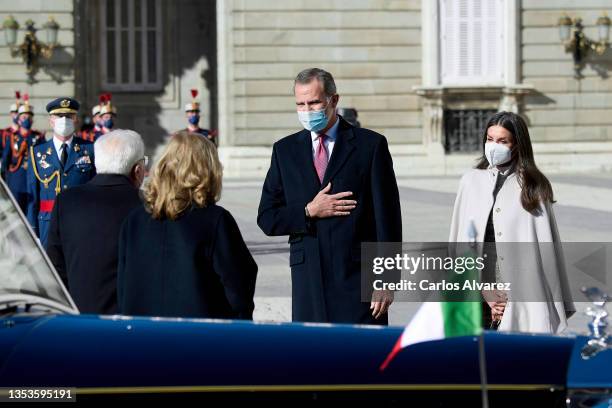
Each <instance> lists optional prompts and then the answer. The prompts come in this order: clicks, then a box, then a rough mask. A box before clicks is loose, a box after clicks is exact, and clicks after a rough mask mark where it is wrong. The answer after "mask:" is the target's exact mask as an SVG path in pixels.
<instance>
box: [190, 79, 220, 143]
mask: <svg viewBox="0 0 612 408" xmlns="http://www.w3.org/2000/svg"><path fill="white" fill-rule="evenodd" d="M197 96H198V90H197V89H192V90H191V97H192V101H191V103H188V104H186V105H185V117H186V118H187V121H188V122H189V124H188V125H187V128H186V129H184V130H186V131H188V132H191V133H199V134H201V135H202V136H204V137H206V138H207V139H208V140H210V141H211V142H213V143H214V144H217V132H216V131H214V130H209V129H203V128H201V127H200V103H199V102H197V100H196V98H197Z"/></svg>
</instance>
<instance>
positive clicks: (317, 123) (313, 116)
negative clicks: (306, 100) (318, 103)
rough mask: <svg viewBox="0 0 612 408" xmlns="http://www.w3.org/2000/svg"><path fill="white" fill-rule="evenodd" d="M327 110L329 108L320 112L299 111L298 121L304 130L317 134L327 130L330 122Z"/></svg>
mask: <svg viewBox="0 0 612 408" xmlns="http://www.w3.org/2000/svg"><path fill="white" fill-rule="evenodd" d="M325 109H327V106H326V107H325V108H323V109H321V110H318V111H298V113H297V114H298V119H299V121H300V123H301V124H302V126H304V129H306V130H309V131H311V132H315V133H319V132H320V131H321V130H323V129H325V127H326V126H327V123H328V122H329V118H328V117H327V115H326V114H325Z"/></svg>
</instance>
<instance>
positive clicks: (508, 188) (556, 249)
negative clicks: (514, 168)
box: [449, 168, 575, 333]
mask: <svg viewBox="0 0 612 408" xmlns="http://www.w3.org/2000/svg"><path fill="white" fill-rule="evenodd" d="M498 174H499V170H498V169H496V168H493V169H487V170H478V169H473V170H471V171H469V172H468V173H466V174H465V175H464V176H463V178H462V179H461V183H460V185H459V192H458V193H457V199H456V201H455V206H454V210H453V219H452V222H451V229H450V236H449V242H469V241H470V237H469V231H470V224H471V222H472V221H473V222H474V226H475V228H476V240H477V242H483V241H484V234H485V229H486V226H487V221H488V218H489V213H490V211H491V208H492V207H493V204H494V202H493V189H494V187H495V183H496V180H497V176H498ZM520 196H521V187H520V186H519V182H518V178H517V175H516V173H510V175H509V176H508V178H507V179H506V181H505V182H504V184H503V186H502V187H501V189H500V190H499V192H498V194H497V199H496V201H495V208H494V209H493V225H494V227H495V241H496V243H500V242H501V243H503V242H506V243H508V242H512V243H514V242H525V243H534V245H533V246H532V245H523V246H519V245H496V246H497V250H498V264H499V269H500V275H501V279H502V281H512V282H513V283H512V290H513V291H517V290H520V291H521V292H520V299H522V300H524V301H515V302H512V301H510V302H509V303H508V305H507V306H506V310H505V311H504V316H503V319H502V322H501V324H500V326H499V330H505V331H522V332H534V333H538V332H539V333H557V332H560V331H562V330H563V329H565V328H566V327H567V318H569V316H571V314H572V313H573V312H574V310H575V309H574V306H573V303H572V301H571V296H570V294H569V285H568V282H567V274H566V270H565V262H564V257H563V251H562V248H561V245H560V238H559V232H558V230H557V223H556V221H555V216H554V213H553V209H552V206H551V205H550V204H549V203H547V204H545V205H543V206H542V208H541V214H540V215H538V216H534V215H532V214H530V213H529V212H527V211H525V209H524V208H523V206H522V205H521V199H520ZM535 243H537V244H535ZM526 247H528V248H526ZM513 252H514V253H513ZM510 270H512V271H513V273H512V276H511V277H510V276H509V275H510V273H509V271H510ZM517 270H523V271H525V270H526V271H528V276H525V275H523V276H520V277H518V276H516V273H515V272H514V271H517ZM525 278H526V279H525ZM525 282H527V284H525ZM517 284H519V285H518V287H517ZM526 291H529V294H527V293H526ZM516 293H519V292H516ZM515 298H517V297H516V296H515ZM511 299H512V294H510V300H511ZM530 299H534V300H540V299H546V300H547V301H541V302H540V301H538V302H535V301H526V300H530ZM562 299H563V300H565V301H561V300H562Z"/></svg>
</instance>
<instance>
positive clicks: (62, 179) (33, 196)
mask: <svg viewBox="0 0 612 408" xmlns="http://www.w3.org/2000/svg"><path fill="white" fill-rule="evenodd" d="M78 110H79V103H78V102H77V101H76V100H74V99H72V98H58V99H55V100H53V101H51V102H49V104H47V112H49V123H50V125H51V127H52V128H53V139H51V140H49V141H48V142H46V143H42V144H39V145H37V146H34V147H31V148H30V166H28V176H27V177H28V193H29V202H28V210H27V217H28V221H29V222H30V224H31V225H32V228H33V229H34V232H36V234H37V235H38V237H39V238H40V242H41V243H42V245H43V246H45V247H46V245H47V233H48V230H49V224H50V221H51V211H52V210H53V205H54V204H55V197H56V196H57V195H58V194H60V192H61V191H63V190H66V189H68V188H70V187H73V186H77V185H80V184H84V183H86V182H88V181H89V180H91V179H92V178H93V176H95V174H96V169H95V166H94V149H93V142H90V141H86V140H83V139H81V138H78V137H76V136H75V126H76V122H77V112H78Z"/></svg>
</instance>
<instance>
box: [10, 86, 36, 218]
mask: <svg viewBox="0 0 612 408" xmlns="http://www.w3.org/2000/svg"><path fill="white" fill-rule="evenodd" d="M33 119H34V108H33V107H32V105H30V100H29V97H28V95H27V94H25V95H24V102H23V104H22V105H21V106H20V107H19V110H18V124H19V127H18V129H17V131H14V132H12V133H11V134H10V135H9V137H8V140H7V143H6V148H5V149H4V150H3V152H2V167H1V173H2V178H3V179H4V181H6V184H7V185H8V188H9V190H10V191H11V193H12V194H13V197H15V200H16V201H17V204H19V208H21V211H23V213H24V214H25V212H26V210H27V205H28V179H27V174H28V165H29V163H28V157H29V152H30V147H32V146H36V145H37V144H40V143H42V142H44V139H45V138H44V135H43V134H42V133H41V132H39V131H36V130H32V121H33Z"/></svg>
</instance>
